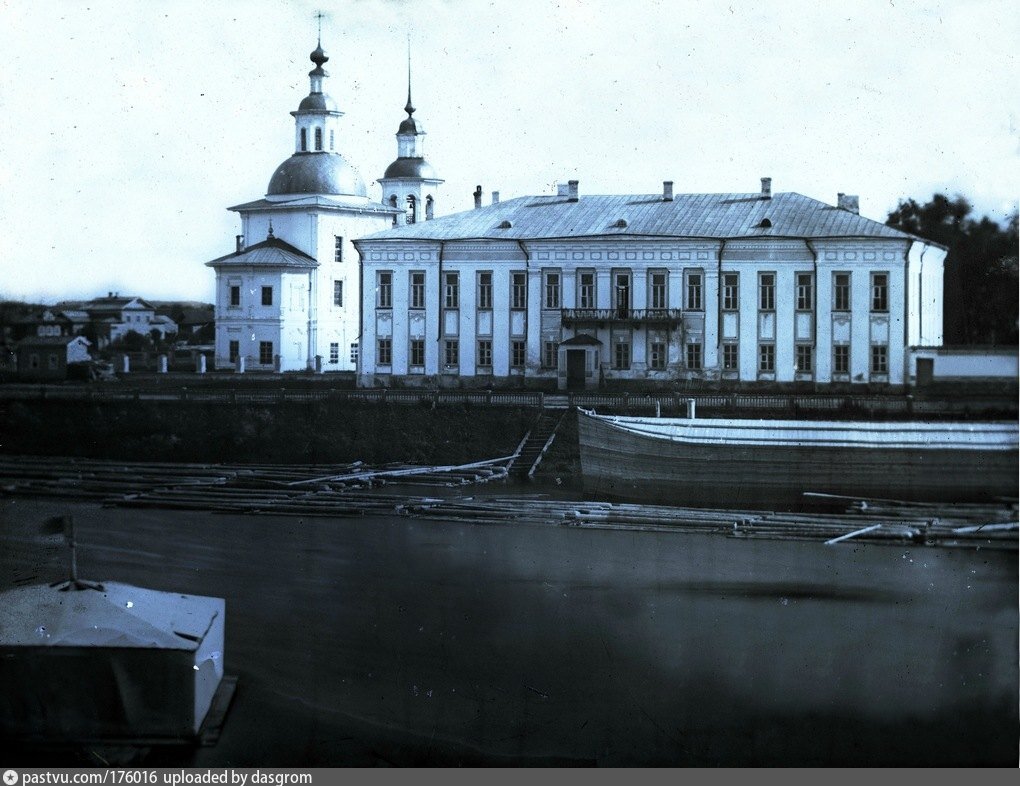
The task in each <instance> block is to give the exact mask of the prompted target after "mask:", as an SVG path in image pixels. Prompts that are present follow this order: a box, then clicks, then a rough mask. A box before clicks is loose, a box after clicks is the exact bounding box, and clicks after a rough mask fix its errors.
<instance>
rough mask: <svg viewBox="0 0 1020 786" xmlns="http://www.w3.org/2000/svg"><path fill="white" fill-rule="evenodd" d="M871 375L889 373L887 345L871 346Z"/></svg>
mask: <svg viewBox="0 0 1020 786" xmlns="http://www.w3.org/2000/svg"><path fill="white" fill-rule="evenodd" d="M871 373H872V374H888V373H889V347H887V346H886V345H885V344H872V345H871Z"/></svg>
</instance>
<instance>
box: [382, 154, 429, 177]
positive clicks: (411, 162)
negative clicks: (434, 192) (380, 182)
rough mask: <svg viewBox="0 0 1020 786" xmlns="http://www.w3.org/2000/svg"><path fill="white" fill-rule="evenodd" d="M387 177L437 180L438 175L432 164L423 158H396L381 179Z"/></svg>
mask: <svg viewBox="0 0 1020 786" xmlns="http://www.w3.org/2000/svg"><path fill="white" fill-rule="evenodd" d="M387 178H421V179H422V180H439V175H437V174H436V170H435V169H433V168H432V165H431V164H430V163H429V162H428V161H426V160H425V159H424V158H398V159H397V160H396V161H394V162H393V163H392V164H390V165H389V166H388V167H386V174H384V175H383V179H384V180H385V179H387Z"/></svg>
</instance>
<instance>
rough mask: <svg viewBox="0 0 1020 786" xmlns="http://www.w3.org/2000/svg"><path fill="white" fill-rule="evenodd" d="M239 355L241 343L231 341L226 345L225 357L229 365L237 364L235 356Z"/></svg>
mask: <svg viewBox="0 0 1020 786" xmlns="http://www.w3.org/2000/svg"><path fill="white" fill-rule="evenodd" d="M240 354H241V342H240V341H231V342H229V343H228V344H227V356H228V357H229V358H230V362H231V363H236V362H237V356H238V355H240Z"/></svg>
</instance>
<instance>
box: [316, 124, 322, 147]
mask: <svg viewBox="0 0 1020 786" xmlns="http://www.w3.org/2000/svg"><path fill="white" fill-rule="evenodd" d="M315 149H316V150H322V129H321V128H316V129H315Z"/></svg>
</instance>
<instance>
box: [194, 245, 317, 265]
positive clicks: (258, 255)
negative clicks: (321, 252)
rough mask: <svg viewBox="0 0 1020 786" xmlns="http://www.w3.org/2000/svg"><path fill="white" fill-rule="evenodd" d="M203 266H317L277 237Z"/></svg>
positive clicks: (312, 258) (313, 260)
mask: <svg viewBox="0 0 1020 786" xmlns="http://www.w3.org/2000/svg"><path fill="white" fill-rule="evenodd" d="M205 264H206V266H207V267H285V268H299V269H302V270H308V269H311V268H316V267H318V266H319V263H318V262H316V261H315V257H310V256H308V254H306V253H305V252H304V251H302V250H301V249H299V248H295V247H294V246H292V245H291V244H290V243H287V242H286V241H284V240H280V238H278V237H268V238H266V239H265V240H263V241H262V242H261V243H256V244H255V245H253V246H249V247H248V248H246V249H244V251H235V252H234V253H233V254H227V255H225V256H222V257H217V258H216V259H214V260H212V261H211V262H206V263H205Z"/></svg>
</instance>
